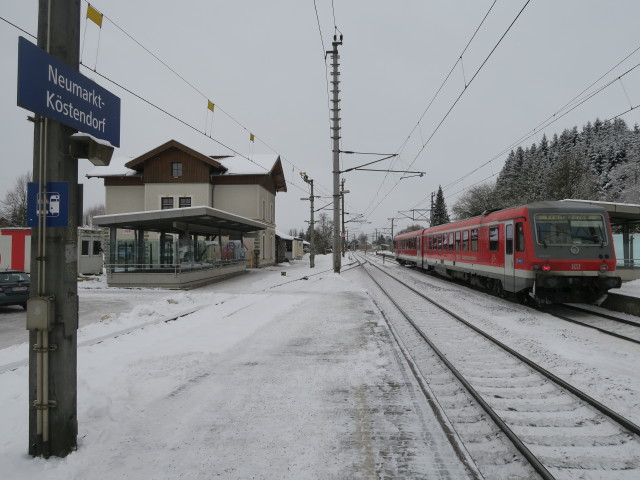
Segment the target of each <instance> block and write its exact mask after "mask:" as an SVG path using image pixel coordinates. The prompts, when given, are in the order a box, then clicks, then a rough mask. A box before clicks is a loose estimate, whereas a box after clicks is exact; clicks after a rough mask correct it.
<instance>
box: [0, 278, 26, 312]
mask: <svg viewBox="0 0 640 480" xmlns="http://www.w3.org/2000/svg"><path fill="white" fill-rule="evenodd" d="M30 286H31V279H30V278H29V275H28V274H27V273H25V272H23V271H20V270H2V271H0V305H20V306H21V307H22V308H24V309H25V310H26V309H27V299H28V298H29V291H30Z"/></svg>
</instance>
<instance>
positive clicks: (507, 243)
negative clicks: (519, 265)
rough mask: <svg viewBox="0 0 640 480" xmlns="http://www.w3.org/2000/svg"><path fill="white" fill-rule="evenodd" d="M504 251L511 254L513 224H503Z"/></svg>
mask: <svg viewBox="0 0 640 480" xmlns="http://www.w3.org/2000/svg"><path fill="white" fill-rule="evenodd" d="M504 251H505V253H506V254H507V255H513V224H511V223H509V224H507V225H505V226H504Z"/></svg>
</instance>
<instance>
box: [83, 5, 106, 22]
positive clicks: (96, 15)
mask: <svg viewBox="0 0 640 480" xmlns="http://www.w3.org/2000/svg"><path fill="white" fill-rule="evenodd" d="M102 17H103V15H102V14H101V13H100V12H99V11H98V10H96V9H95V8H93V7H92V6H91V4H89V7H87V18H88V19H89V20H91V21H92V22H93V23H95V24H96V25H98V26H99V27H100V28H102Z"/></svg>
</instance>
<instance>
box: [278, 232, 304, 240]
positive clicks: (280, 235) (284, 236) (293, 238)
mask: <svg viewBox="0 0 640 480" xmlns="http://www.w3.org/2000/svg"><path fill="white" fill-rule="evenodd" d="M276 236H277V237H280V238H281V239H282V240H302V239H301V238H300V237H294V236H293V235H287V234H286V233H282V232H279V231H277V230H276Z"/></svg>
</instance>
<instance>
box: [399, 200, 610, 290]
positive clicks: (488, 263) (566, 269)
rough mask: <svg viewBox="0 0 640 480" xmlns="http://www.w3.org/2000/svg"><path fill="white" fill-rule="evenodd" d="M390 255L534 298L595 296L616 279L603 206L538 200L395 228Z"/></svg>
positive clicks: (445, 274) (454, 276)
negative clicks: (446, 220)
mask: <svg viewBox="0 0 640 480" xmlns="http://www.w3.org/2000/svg"><path fill="white" fill-rule="evenodd" d="M394 247H395V256H396V260H397V261H398V262H399V263H401V264H406V265H414V266H416V267H418V268H421V269H423V270H429V271H435V272H437V273H439V274H441V275H444V276H447V277H451V278H454V279H459V280H463V281H466V282H469V283H471V284H473V285H477V286H480V287H483V288H486V289H489V290H492V291H494V292H496V293H499V294H506V295H508V296H513V297H517V298H518V299H519V300H520V301H524V300H525V299H527V298H528V297H532V298H533V299H535V300H536V301H537V302H538V303H560V302H585V303H599V302H601V301H602V300H603V299H604V298H605V295H606V293H607V291H608V290H609V289H611V288H618V287H620V285H621V283H622V282H621V279H620V277H619V276H616V274H615V268H616V256H615V252H614V249H613V238H612V236H611V226H610V224H609V216H608V215H607V212H606V211H605V210H604V209H603V208H602V207H598V206H593V205H588V204H582V203H578V202H555V201H554V202H537V203H531V204H528V205H523V206H520V207H514V208H508V209H505V210H499V211H496V212H492V213H488V214H485V215H482V216H479V217H473V218H469V219H467V220H462V221H459V222H453V223H448V224H446V225H439V226H437V227H431V228H426V229H424V230H416V231H413V232H410V233H405V234H402V235H398V236H396V237H395V239H394Z"/></svg>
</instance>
